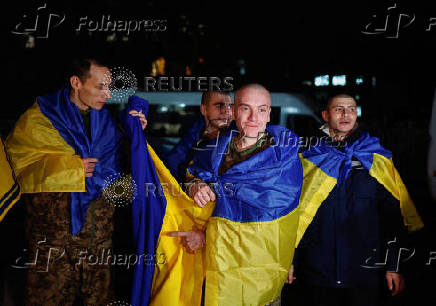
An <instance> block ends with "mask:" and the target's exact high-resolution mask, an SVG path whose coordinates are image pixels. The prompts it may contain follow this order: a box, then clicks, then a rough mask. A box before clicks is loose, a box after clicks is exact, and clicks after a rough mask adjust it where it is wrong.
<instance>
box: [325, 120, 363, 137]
mask: <svg viewBox="0 0 436 306" xmlns="http://www.w3.org/2000/svg"><path fill="white" fill-rule="evenodd" d="M326 128H328V132H329V135H330V137H331V138H332V139H333V140H335V141H343V140H344V139H345V138H347V137H348V136H350V135H351V134H352V133H353V132H354V131H355V130H356V128H357V123H356V124H355V125H354V127H353V128H352V129H351V130H350V131H348V132H346V133H343V132H340V131H336V130H334V129H332V128H331V127H330V126H329V125H328V124H327V123H326ZM321 129H322V130H324V131H325V128H321Z"/></svg>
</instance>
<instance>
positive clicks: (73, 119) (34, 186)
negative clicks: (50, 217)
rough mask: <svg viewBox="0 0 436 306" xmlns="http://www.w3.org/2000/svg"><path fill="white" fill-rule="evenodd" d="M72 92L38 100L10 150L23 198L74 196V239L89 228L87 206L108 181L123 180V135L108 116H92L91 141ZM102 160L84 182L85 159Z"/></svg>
mask: <svg viewBox="0 0 436 306" xmlns="http://www.w3.org/2000/svg"><path fill="white" fill-rule="evenodd" d="M69 94H70V87H69V86H66V87H65V88H63V89H61V90H59V91H58V92H57V93H55V94H50V95H46V96H40V97H38V98H37V101H36V102H35V104H33V106H32V107H31V108H29V109H28V110H27V111H26V112H25V113H24V114H23V115H22V116H21V117H20V119H19V120H18V122H17V123H16V125H15V127H14V129H13V131H12V132H11V133H10V134H9V136H8V138H7V139H6V142H5V144H6V148H7V150H8V153H9V155H10V158H11V163H12V166H13V169H14V171H15V174H16V176H17V179H18V182H19V184H20V187H21V191H22V192H23V193H37V192H71V200H70V201H71V203H70V204H71V205H70V210H71V226H72V229H71V230H72V233H73V234H74V235H75V234H77V233H78V232H79V231H80V230H81V229H82V227H83V223H84V222H85V217H86V211H87V209H88V206H89V203H90V202H91V201H92V200H94V199H96V198H97V197H98V196H99V195H100V193H101V191H102V187H103V184H104V183H105V180H106V179H107V178H108V177H110V176H116V175H120V173H119V172H120V165H121V164H120V163H121V159H120V157H121V156H120V154H121V151H120V149H121V140H122V134H121V131H120V130H119V128H118V127H117V125H116V124H115V122H114V121H113V119H112V118H111V116H110V114H109V111H108V110H107V109H105V108H102V109H101V110H91V111H90V112H91V113H90V121H91V124H90V130H91V139H89V138H88V136H87V132H86V129H85V126H84V123H83V119H82V116H81V114H80V111H79V109H78V108H77V106H76V105H75V104H74V103H72V102H71V101H70V99H69ZM85 157H94V158H98V160H99V161H98V162H97V163H96V166H95V170H94V173H93V176H92V177H87V178H85V173H84V168H83V164H82V160H81V158H85Z"/></svg>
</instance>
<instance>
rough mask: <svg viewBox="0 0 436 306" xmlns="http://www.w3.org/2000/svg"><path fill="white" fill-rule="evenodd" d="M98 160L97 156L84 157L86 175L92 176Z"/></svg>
mask: <svg viewBox="0 0 436 306" xmlns="http://www.w3.org/2000/svg"><path fill="white" fill-rule="evenodd" d="M96 162H98V159H97V158H93V157H86V158H82V163H83V168H84V169H85V177H92V175H93V173H94V169H95V163H96Z"/></svg>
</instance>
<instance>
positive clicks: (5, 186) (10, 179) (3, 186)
mask: <svg viewBox="0 0 436 306" xmlns="http://www.w3.org/2000/svg"><path fill="white" fill-rule="evenodd" d="M0 171H1V175H0V222H1V221H2V220H3V219H4V217H5V216H6V214H7V213H8V211H9V210H10V209H11V208H12V206H13V205H14V204H15V203H16V202H17V201H18V200H19V199H20V197H21V191H20V186H19V185H18V182H17V180H16V178H15V175H14V171H13V170H12V168H11V165H10V164H9V160H8V157H7V154H6V151H5V147H4V144H3V139H1V148H0Z"/></svg>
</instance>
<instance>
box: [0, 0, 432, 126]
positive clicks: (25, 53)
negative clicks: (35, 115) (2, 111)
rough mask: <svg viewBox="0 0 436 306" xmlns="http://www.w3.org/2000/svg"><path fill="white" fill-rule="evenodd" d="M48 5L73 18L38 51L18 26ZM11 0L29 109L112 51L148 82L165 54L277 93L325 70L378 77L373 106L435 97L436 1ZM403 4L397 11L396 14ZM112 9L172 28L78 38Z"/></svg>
mask: <svg viewBox="0 0 436 306" xmlns="http://www.w3.org/2000/svg"><path fill="white" fill-rule="evenodd" d="M44 3H47V8H46V9H45V10H44V13H41V20H43V19H44V18H47V16H48V13H52V14H58V15H65V20H64V22H63V23H62V24H60V25H59V26H58V27H56V28H52V29H50V32H49V37H48V38H47V39H42V38H37V39H36V41H35V43H36V47H35V48H33V49H26V48H24V45H25V41H26V39H27V38H26V37H27V36H25V35H17V34H12V33H11V30H13V29H14V27H15V26H16V25H17V24H18V23H19V22H23V21H25V19H23V17H22V16H23V14H27V16H28V17H29V19H27V20H32V19H31V18H30V17H31V16H35V15H36V9H37V7H39V6H40V4H44ZM9 5H10V6H9V7H8V9H7V11H5V12H4V14H5V15H6V16H5V17H6V18H4V19H2V21H1V22H2V23H4V25H3V26H2V28H3V29H6V30H7V34H6V44H4V46H5V47H3V48H6V51H7V52H6V54H7V56H6V57H4V64H5V65H6V67H7V68H6V69H7V74H8V79H7V83H6V86H7V88H9V89H10V90H9V91H8V92H9V94H12V96H13V95H15V94H19V95H22V98H21V99H19V101H20V102H19V103H18V104H19V105H23V107H24V108H25V107H27V106H28V105H29V104H30V103H31V102H29V101H27V99H29V98H30V97H34V96H35V95H39V94H43V93H45V92H47V91H51V90H55V89H56V88H58V87H59V86H60V84H61V83H62V82H63V81H64V74H65V70H66V67H67V65H68V63H69V62H70V61H71V59H72V58H74V57H75V56H77V55H80V54H87V55H88V54H89V55H96V56H103V57H105V58H107V60H108V62H109V63H110V64H112V65H123V66H126V67H129V68H130V69H132V70H133V71H134V72H135V74H136V75H137V76H138V78H139V79H142V78H143V77H144V76H146V75H148V73H149V71H150V64H151V61H152V60H154V59H155V58H157V57H158V56H160V55H163V56H164V57H165V58H166V60H167V74H168V75H174V76H178V75H180V73H182V72H183V71H184V67H185V65H190V66H191V67H192V68H193V73H194V75H209V76H212V75H219V76H229V75H230V76H233V77H234V78H235V83H236V84H239V83H243V82H247V81H257V82H260V83H262V84H264V85H266V86H267V87H268V88H270V89H271V90H274V91H302V90H307V88H302V86H301V82H302V81H304V80H313V77H314V76H315V75H319V74H357V75H364V76H368V77H371V76H376V77H377V91H376V92H375V93H374V92H372V93H371V95H370V96H371V98H370V99H367V101H366V102H365V103H367V104H373V105H377V107H378V105H380V102H381V101H383V103H382V104H383V105H386V109H390V108H391V107H399V108H404V109H406V108H407V107H409V106H410V104H411V103H414V104H415V103H418V101H419V105H418V107H420V108H421V107H424V108H423V109H422V110H421V112H423V113H426V114H428V113H429V112H428V108H429V107H430V103H431V101H432V97H433V94H434V88H435V83H436V81H435V80H436V79H435V76H434V71H435V68H436V65H435V60H434V54H436V52H435V51H436V47H435V46H436V43H435V42H436V25H434V26H433V28H432V31H429V32H428V31H426V28H428V26H429V24H430V23H431V22H430V18H431V17H436V9H435V8H433V7H431V4H430V3H428V4H425V3H417V2H415V1H414V2H412V1H409V2H404V3H399V2H398V1H397V2H396V1H385V2H383V1H373V2H370V1H365V2H363V1H359V2H356V1H349V2H348V3H345V4H344V3H341V2H335V1H323V2H314V1H304V2H303V1H292V2H287V3H286V5H285V4H284V2H278V1H264V2H262V3H259V4H256V5H253V4H251V5H247V6H243V5H241V4H237V2H236V1H219V2H205V1H178V2H175V3H172V2H167V1H141V2H139V3H136V2H134V1H121V0H106V1H82V0H81V1H68V2H62V3H59V2H55V1H14V2H11V3H9ZM394 5H395V6H396V8H395V9H392V10H388V8H389V7H392V6H394ZM41 12H42V11H41ZM388 14H389V18H390V19H389V22H388V26H387V30H386V31H385V32H380V31H379V32H378V33H377V34H372V35H370V34H364V33H362V31H363V30H364V29H365V26H366V25H368V24H369V23H372V25H373V26H370V27H369V31H372V32H375V30H374V29H377V28H381V26H382V25H383V24H384V21H385V20H386V16H387V15H388ZM401 14H402V15H404V16H402V17H401V16H400V15H401ZM43 15H44V16H45V17H44V16H43ZM102 15H105V16H107V15H111V17H112V19H120V20H141V19H152V20H156V19H158V20H166V25H167V29H166V30H165V31H163V32H153V33H151V32H144V31H142V32H132V33H130V34H129V35H128V38H129V40H128V41H127V42H124V41H122V33H117V35H119V36H117V38H118V41H116V42H107V41H106V36H107V33H106V32H93V33H92V35H91V36H90V35H88V33H87V32H86V30H83V31H81V32H80V34H79V35H76V33H75V32H76V31H75V29H76V28H77V27H78V24H79V21H80V18H81V17H85V16H86V17H87V18H88V20H96V21H99V20H100V19H101V16H102ZM374 15H375V16H376V17H374ZM412 17H414V20H413V22H412V23H411V24H410V25H408V26H407V23H408V22H409V21H410V19H411V18H412ZM400 18H401V19H400ZM45 20H47V19H45ZM54 20H55V19H54ZM434 23H436V21H435V22H434ZM41 24H43V22H42V21H41ZM200 26H202V28H201V30H200V28H199V27H200ZM397 26H398V27H399V31H398V35H397ZM184 28H186V30H185V31H184V30H183V29H184ZM201 32H202V33H204V34H203V35H202V34H200V33H201ZM396 35H397V36H398V37H397V38H392V36H396ZM389 37H391V38H389ZM200 57H201V58H203V60H204V62H203V64H201V65H200V64H199V63H198V59H199V58H200ZM241 60H243V61H244V63H245V65H246V75H245V76H241V75H239V73H238V72H239V68H238V67H239V66H238V62H239V61H241ZM309 91H310V90H309ZM312 91H313V90H312ZM24 95H27V96H26V97H25V96H24ZM364 96H365V95H364ZM367 96H368V95H367ZM24 100H26V102H22V101H24ZM369 100H370V101H369ZM376 100H378V101H376ZM423 103H424V104H425V106H423ZM15 107H17V105H15ZM370 108H371V106H370ZM424 109H425V110H426V111H424ZM377 110H378V108H377V109H376V110H374V112H376V111H377ZM12 113H16V110H13V111H12ZM426 120H428V116H427V117H426Z"/></svg>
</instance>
